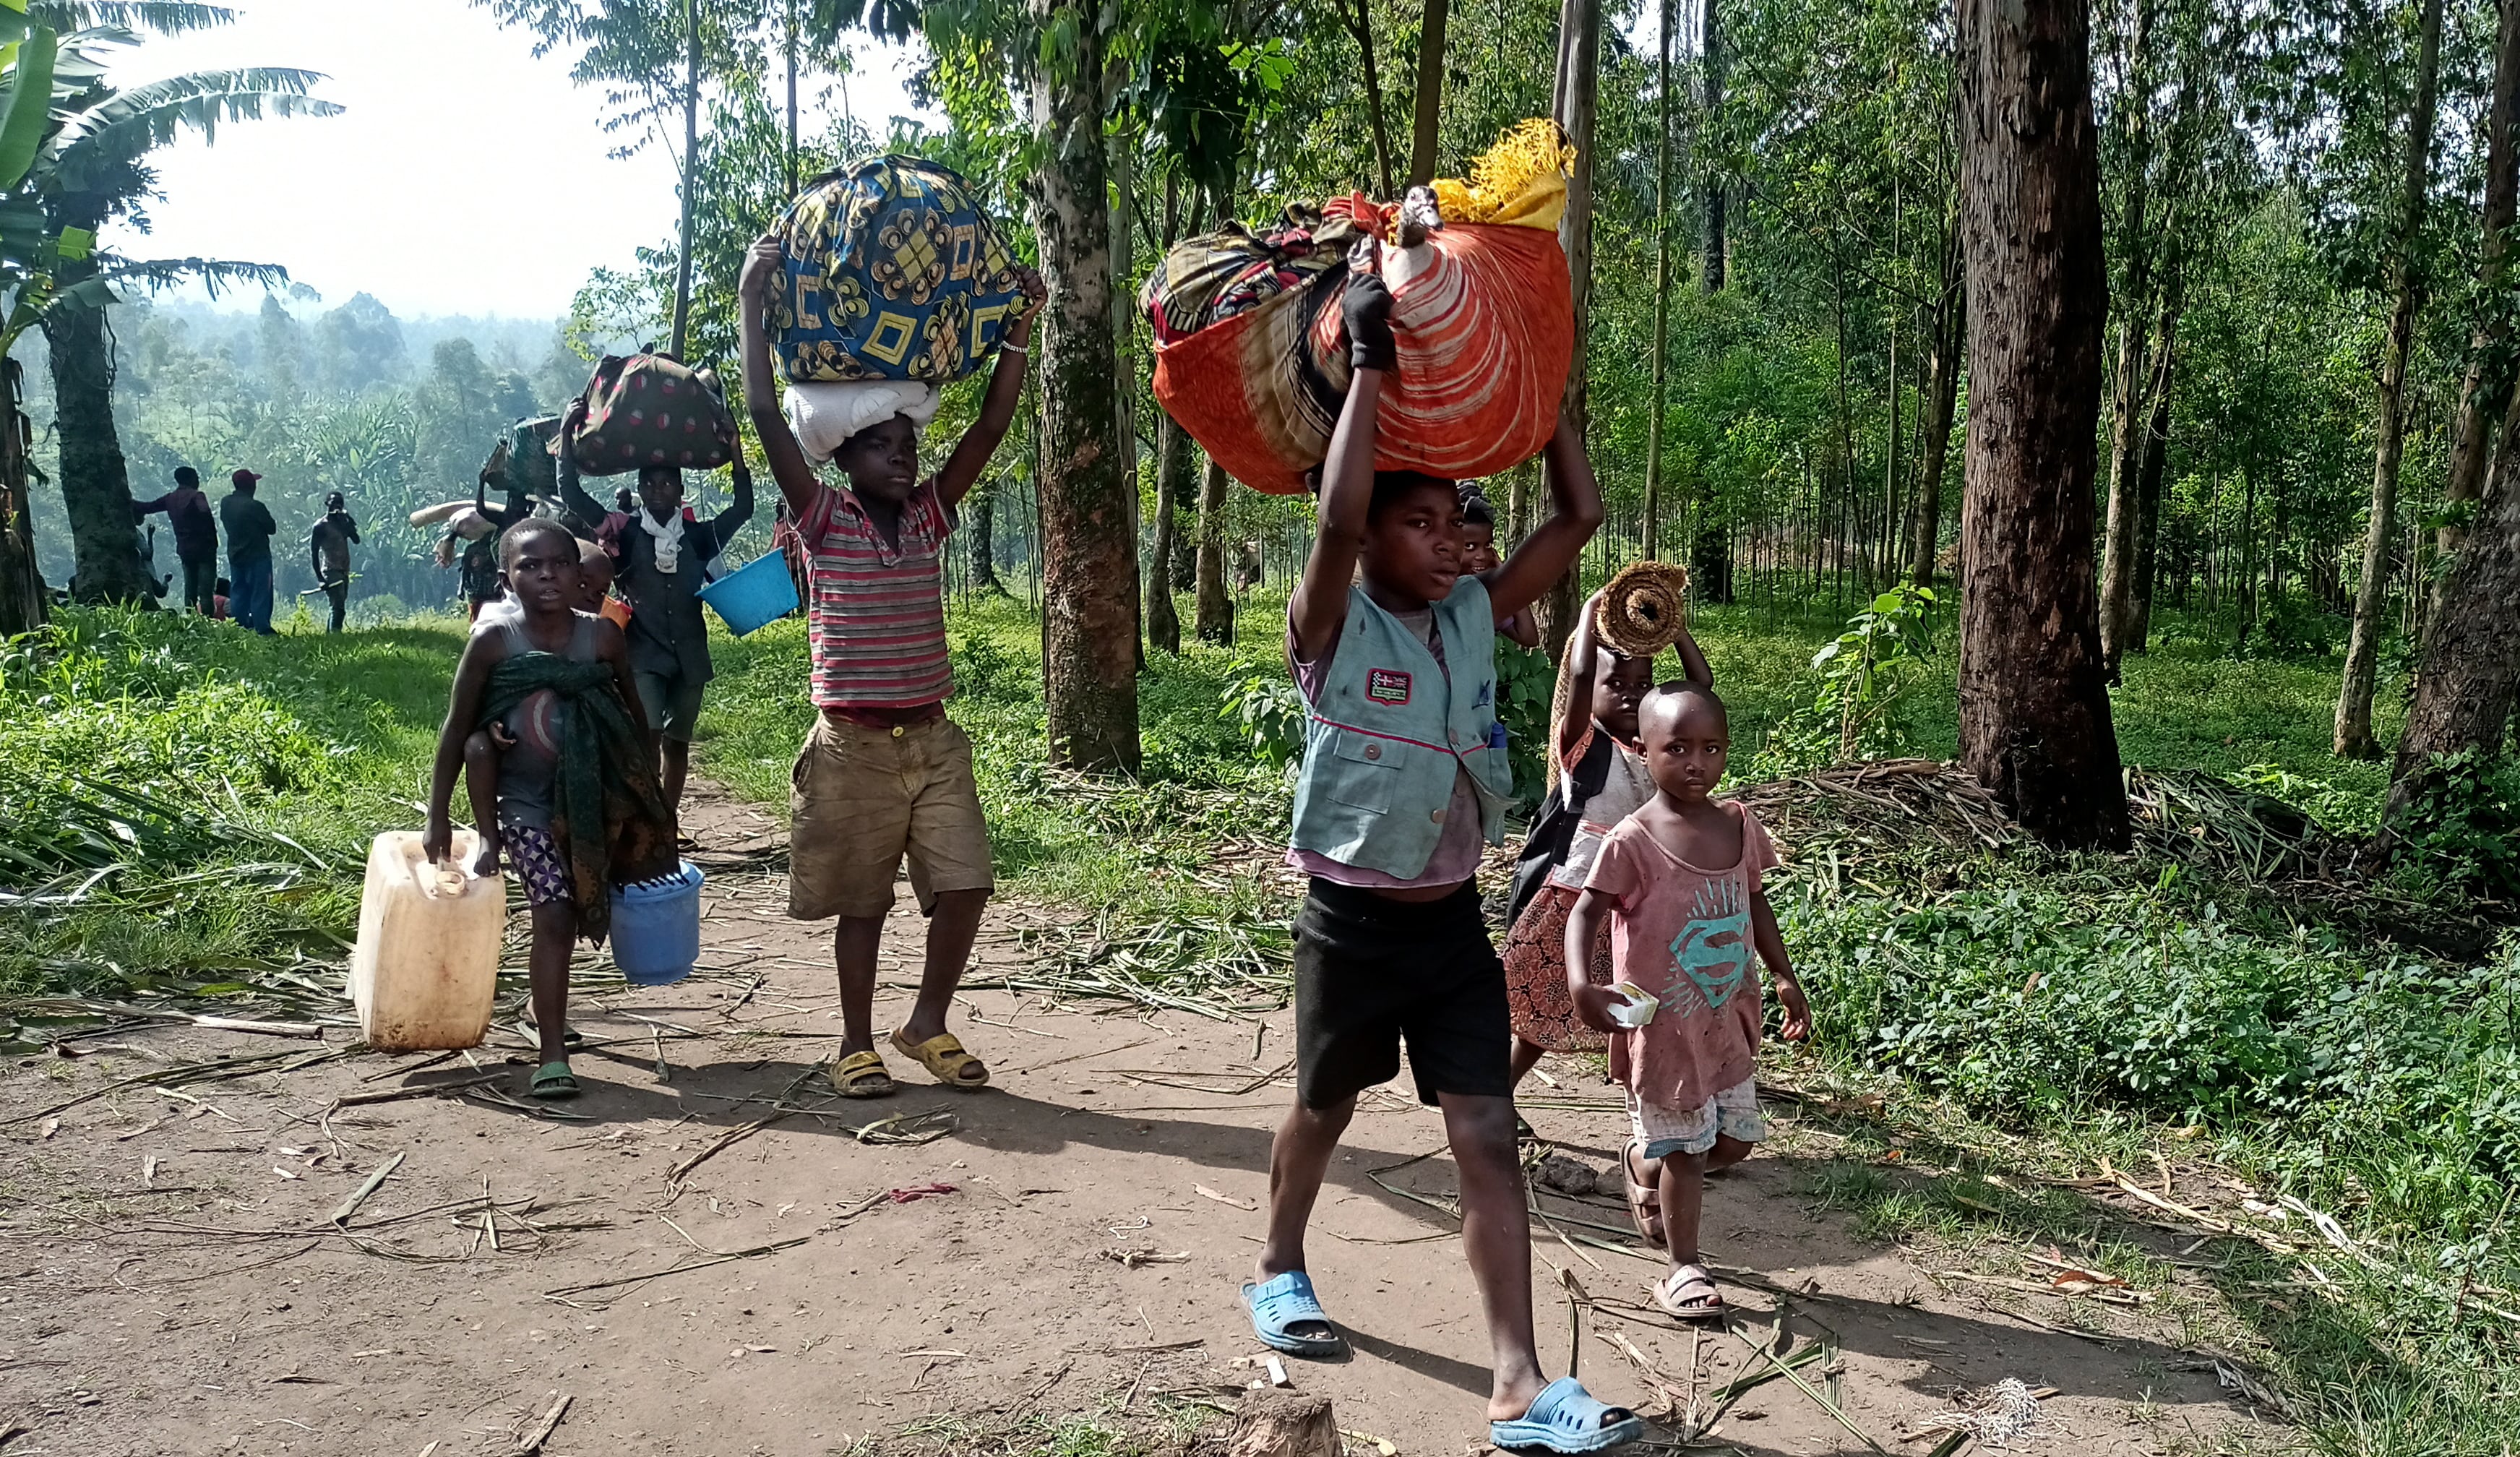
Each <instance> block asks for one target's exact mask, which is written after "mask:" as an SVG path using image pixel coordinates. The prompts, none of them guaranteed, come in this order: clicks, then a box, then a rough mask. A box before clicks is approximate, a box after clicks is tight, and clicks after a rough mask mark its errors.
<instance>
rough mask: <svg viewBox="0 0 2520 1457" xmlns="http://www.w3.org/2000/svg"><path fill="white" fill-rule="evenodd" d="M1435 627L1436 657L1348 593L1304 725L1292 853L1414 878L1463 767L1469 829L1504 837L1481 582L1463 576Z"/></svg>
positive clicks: (1508, 777)
mask: <svg viewBox="0 0 2520 1457" xmlns="http://www.w3.org/2000/svg"><path fill="white" fill-rule="evenodd" d="M1435 628H1436V631H1438V632H1439V633H1441V634H1442V635H1443V643H1444V661H1443V663H1442V664H1441V665H1439V664H1437V662H1436V661H1435V655H1434V654H1433V653H1431V652H1429V651H1428V650H1427V647H1426V643H1425V640H1424V639H1422V638H1420V637H1418V635H1417V634H1416V633H1414V632H1411V631H1410V630H1409V629H1408V628H1407V627H1405V626H1403V625H1402V624H1401V622H1400V619H1399V618H1397V617H1394V616H1393V615H1391V614H1389V613H1387V612H1384V611H1383V610H1382V609H1381V608H1379V607H1376V606H1375V605H1374V604H1373V599H1372V598H1370V597H1368V596H1366V594H1365V589H1364V588H1362V587H1351V588H1349V589H1348V594H1347V622H1346V623H1345V625H1343V626H1342V627H1340V629H1339V641H1338V651H1337V652H1336V653H1335V654H1334V655H1333V656H1332V657H1331V659H1330V668H1329V674H1328V678H1327V679H1326V680H1325V681H1324V682H1323V683H1322V685H1321V696H1320V699H1319V701H1318V702H1316V703H1314V704H1313V705H1312V718H1311V721H1310V722H1309V723H1307V724H1306V726H1305V736H1304V769H1303V776H1302V777H1301V778H1300V779H1299V780H1297V781H1296V784H1295V832H1294V846H1295V848H1296V849H1299V850H1310V851H1313V852H1315V853H1317V854H1322V855H1327V856H1328V857H1329V858H1330V859H1333V860H1336V861H1338V862H1339V863H1340V864H1342V865H1353V866H1356V867H1357V868H1359V869H1362V870H1378V871H1381V872H1382V873H1384V874H1385V875H1391V876H1397V877H1400V878H1402V879H1404V880H1405V879H1409V878H1411V877H1414V876H1418V875H1420V874H1423V873H1424V871H1425V869H1426V862H1427V861H1428V860H1429V859H1431V858H1433V856H1434V853H1435V845H1436V842H1438V841H1440V840H1442V839H1443V836H1444V814H1445V812H1446V809H1447V807H1448V806H1449V805H1450V804H1451V803H1452V799H1453V779H1454V775H1455V773H1456V772H1457V771H1458V770H1460V769H1463V768H1466V769H1468V770H1469V773H1470V783H1471V785H1472V786H1473V787H1474V788H1475V789H1476V790H1477V791H1478V801H1479V828H1480V831H1481V832H1482V833H1483V834H1484V835H1485V836H1486V838H1487V842H1488V843H1490V844H1496V843H1498V842H1500V841H1501V840H1502V839H1503V837H1504V834H1505V807H1506V800H1507V797H1508V796H1509V795H1511V794H1512V793H1513V770H1512V769H1511V767H1510V766H1509V765H1508V763H1507V761H1506V753H1505V750H1504V748H1503V747H1502V746H1501V745H1497V744H1494V743H1492V742H1491V741H1492V740H1493V739H1494V738H1496V737H1498V736H1497V735H1496V734H1495V726H1496V721H1497V717H1496V697H1497V695H1496V611H1495V609H1494V608H1493V607H1491V606H1490V605H1489V602H1488V589H1487V587H1486V585H1485V584H1484V583H1482V582H1481V581H1479V579H1478V578H1476V577H1474V576H1464V577H1463V578H1462V579H1461V580H1460V581H1459V582H1458V583H1457V584H1456V585H1455V586H1454V588H1453V595H1451V596H1450V597H1447V598H1445V599H1444V600H1443V601H1442V602H1440V603H1437V604H1436V605H1435ZM1446 667H1450V668H1451V669H1452V672H1451V683H1450V687H1449V690H1448V688H1447V685H1446V674H1445V668H1446Z"/></svg>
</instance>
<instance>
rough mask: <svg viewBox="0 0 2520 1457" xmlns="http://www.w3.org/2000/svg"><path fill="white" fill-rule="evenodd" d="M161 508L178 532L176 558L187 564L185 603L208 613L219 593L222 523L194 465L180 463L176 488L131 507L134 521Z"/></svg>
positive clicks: (185, 571)
mask: <svg viewBox="0 0 2520 1457" xmlns="http://www.w3.org/2000/svg"><path fill="white" fill-rule="evenodd" d="M160 511H162V512H164V513H165V514H166V524H167V525H168V526H170V527H172V528H173V530H174V532H175V559H176V560H177V561H179V562H181V563H183V564H184V606H186V607H188V608H191V609H192V610H193V611H195V612H197V613H200V614H201V615H203V616H205V617H206V616H208V615H210V599H211V598H212V597H214V596H216V595H218V594H217V590H216V589H217V585H218V580H219V526H218V519H217V517H216V516H214V515H213V514H212V513H211V511H210V498H209V497H208V496H207V495H205V494H203V491H202V477H201V473H200V472H198V471H196V470H194V469H193V468H192V467H191V466H177V467H176V468H175V488H174V489H173V490H170V491H168V492H167V493H166V494H164V495H162V496H159V497H158V499H157V500H155V501H136V502H134V503H132V507H131V515H132V519H133V520H135V521H136V520H138V519H139V518H141V517H144V516H149V515H152V514H154V513H157V512H160Z"/></svg>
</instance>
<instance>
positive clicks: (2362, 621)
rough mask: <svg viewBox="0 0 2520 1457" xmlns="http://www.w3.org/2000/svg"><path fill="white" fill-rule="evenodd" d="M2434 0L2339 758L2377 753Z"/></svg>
mask: <svg viewBox="0 0 2520 1457" xmlns="http://www.w3.org/2000/svg"><path fill="white" fill-rule="evenodd" d="M2441 23H2442V0H2425V3H2424V31H2423V44H2422V49H2421V50H2420V52H2419V53H2418V55H2417V57H2416V61H2415V99H2414V107H2413V110H2412V112H2411V113H2410V114H2408V118H2407V191H2406V200H2405V203H2404V206H2403V210H2401V212H2400V213H2399V222H2398V237H2397V246H2396V247H2395V249H2393V250H2392V256H2391V258H2390V260H2389V292H2390V294H2391V295H2392V296H2393V306H2392V307H2391V309H2390V311H2389V341H2388V344H2387V352H2385V353H2384V354H2382V355H2381V358H2380V418H2379V421H2378V423H2377V424H2376V425H2375V426H2374V427H2373V431H2372V433H2374V434H2375V435H2377V436H2378V437H2379V439H2378V444H2377V446H2376V448H2375V449H2374V450H2373V451H2372V455H2371V520H2370V523H2369V531H2368V533H2367V534H2366V535H2365V536H2364V537H2363V580H2362V583H2361V585H2360V586H2359V587H2357V588H2356V590H2355V593H2354V633H2353V636H2352V637H2351V638H2349V639H2348V640H2347V641H2346V645H2345V681H2344V683H2343V685H2342V686H2341V687H2340V688H2339V690H2338V692H2337V695H2336V742H2335V749H2336V753H2337V756H2338V757H2340V758H2358V759H2367V758H2377V757H2379V755H2380V741H2379V740H2377V739H2375V738H2373V737H2372V734H2371V690H2372V685H2373V683H2374V682H2375V680H2376V679H2377V677H2378V675H2379V662H2380V634H2381V633H2382V632H2383V631H2385V630H2387V625H2388V624H2387V623H2386V621H2385V620H2383V611H2384V609H2385V608H2386V607H2387V606H2388V601H2389V549H2390V547H2391V546H2393V545H2394V544H2395V543H2396V541H2397V535H2398V462H2399V459H2400V456H2401V453H2402V452H2403V451H2404V449H2405V446H2406V439H2407V355H2408V352H2409V350H2411V349H2412V347H2413V345H2414V334H2415V310H2416V308H2417V306H2418V305H2419V304H2420V303H2421V301H2422V295H2423V281H2422V279H2421V278H2420V277H2419V276H2418V275H2417V271H2416V267H2415V256H2414V254H2415V246H2416V244H2415V240H2416V237H2417V234H2418V231H2419V230H2420V229H2421V228H2422V227H2423V219H2424V194H2425V192H2426V190H2427V189H2428V187H2429V185H2430V181H2431V172H2432V153H2433V103H2434V99H2435V89H2436V88H2435V81H2436V79H2437V75H2438V72H2439V70H2440V62H2441Z"/></svg>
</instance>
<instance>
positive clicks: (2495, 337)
mask: <svg viewBox="0 0 2520 1457" xmlns="http://www.w3.org/2000/svg"><path fill="white" fill-rule="evenodd" d="M2515 112H2520V5H2514V4H2508V3H2506V4H2504V5H2503V7H2502V25H2501V30H2500V33H2499V34H2498V36H2497V38H2496V40H2495V44H2494V102H2493V105H2492V107H2491V109H2490V110H2489V112H2488V119H2487V121H2486V145H2485V206H2484V209H2483V211H2482V212H2481V214H2480V215H2479V218H2478V222H2479V225H2480V228H2481V232H2482V236H2481V237H2480V239H2479V240H2478V246H2477V259H2476V294H2477V297H2478V299H2479V300H2480V302H2479V304H2478V312H2477V316H2476V327H2475V329H2474V330H2473V331H2472V332H2471V333H2470V334H2469V336H2468V341H2467V378H2466V379H2465V380H2463V381H2461V382H2460V385H2459V389H2458V422H2457V424H2456V425H2455V426H2454V427H2453V433H2452V435H2451V453H2450V479H2449V480H2448V481H2447V482H2445V483H2444V485H2443V486H2442V504H2443V506H2445V507H2455V506H2458V505H2460V504H2462V503H2468V504H2472V503H2474V502H2475V501H2476V500H2477V499H2478V498H2479V497H2481V496H2483V495H2484V494H2485V469H2486V465H2487V463H2488V462H2489V461H2491V460H2492V459H2493V457H2494V402H2495V401H2496V400H2498V399H2499V398H2501V397H2502V395H2503V394H2504V392H2505V391H2507V390H2508V389H2509V388H2510V380H2511V366H2510V361H2509V360H2507V359H2506V358H2505V357H2504V355H2503V351H2504V349H2505V347H2506V341H2508V339H2509V338H2510V334H2511V310H2510V307H2509V305H2508V304H2507V303H2505V302H2504V300H2503V299H2502V297H2501V284H2502V269H2503V253H2504V250H2506V249H2507V248H2509V246H2510V232H2511V222H2512V216H2513V213H2514V210H2515V205H2520V157H2515V156H2514V155H2513V146H2514V142H2515V138H2514V137H2513V135H2512V129H2513V125H2514V123H2515V120H2520V118H2515V115H2514V113H2515ZM2463 534H2464V530H2463V528H2462V527H2460V526H2458V525H2456V524H2445V525H2444V526H2443V527H2442V528H2441V534H2440V538H2439V541H2440V546H2441V553H2442V555H2443V556H2444V557H2445V558H2448V557H2455V556H2457V555H2458V547H2459V541H2460V538H2461V537H2462V535H2463ZM2449 585H2450V579H2449V578H2448V577H2444V578H2443V579H2442V588H2443V591H2442V596H2441V598H2440V600H2439V602H2438V603H2436V609H2437V610H2438V608H2439V607H2442V606H2446V605H2448V602H2449V596H2448V592H2449Z"/></svg>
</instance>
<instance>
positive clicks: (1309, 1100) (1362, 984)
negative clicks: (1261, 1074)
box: [1295, 878, 1513, 1108]
mask: <svg viewBox="0 0 2520 1457" xmlns="http://www.w3.org/2000/svg"><path fill="white" fill-rule="evenodd" d="M1512 1036H1513V1028H1512V1024H1511V1023H1510V1021H1509V1020H1508V1017H1507V1013H1506V999H1505V963H1504V962H1502V961H1499V960H1498V959H1497V953H1496V947H1495V945H1494V944H1493V943H1492V942H1490V941H1489V939H1488V927H1487V920H1486V918H1485V917H1484V916H1483V915H1482V914H1481V913H1480V910H1479V892H1478V887H1477V886H1476V885H1475V884H1464V885H1463V887H1462V888H1461V889H1460V890H1459V891H1457V892H1456V893H1454V894H1452V895H1448V896H1446V897H1444V898H1443V899H1442V900H1429V901H1405V900H1393V899H1390V898H1389V897H1387V896H1382V895H1376V894H1374V893H1373V891H1371V890H1365V889H1360V888H1356V887H1354V886H1341V885H1337V884H1335V883H1333V882H1329V881H1325V880H1321V879H1319V878H1316V879H1315V880H1314V881H1313V883H1312V888H1311V890H1310V892H1309V893H1308V894H1306V895H1305V897H1304V908H1303V910H1302V912H1301V913H1299V914H1298V915H1297V916H1296V917H1295V1096H1296V1098H1297V1099H1298V1100H1300V1101H1301V1102H1302V1103H1303V1105H1304V1106H1305V1107H1306V1108H1330V1107H1334V1106H1336V1105H1337V1104H1340V1103H1344V1102H1346V1101H1347V1100H1348V1099H1350V1098H1352V1097H1354V1096H1356V1095H1357V1094H1358V1093H1360V1092H1363V1091H1364V1090H1365V1089H1367V1088H1370V1087H1373V1086H1374V1085H1375V1084H1376V1083H1385V1082H1389V1081H1390V1080H1391V1079H1393V1078H1395V1077H1398V1076H1399V1075H1400V1044H1401V1043H1402V1042H1403V1041H1404V1040H1405V1041H1406V1042H1407V1043H1408V1044H1409V1067H1410V1070H1411V1071H1413V1072H1415V1073H1416V1074H1417V1078H1418V1101H1420V1102H1423V1103H1433V1102H1434V1101H1435V1095H1436V1094H1438V1093H1458V1094H1465V1095H1472V1096H1478V1097H1497V1098H1506V1097H1510V1096H1512V1094H1513V1074H1512V1070H1511V1067H1510V1065H1509V1061H1508V1057H1509V1055H1508V1043H1509V1042H1510V1040H1511V1039H1512Z"/></svg>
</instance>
